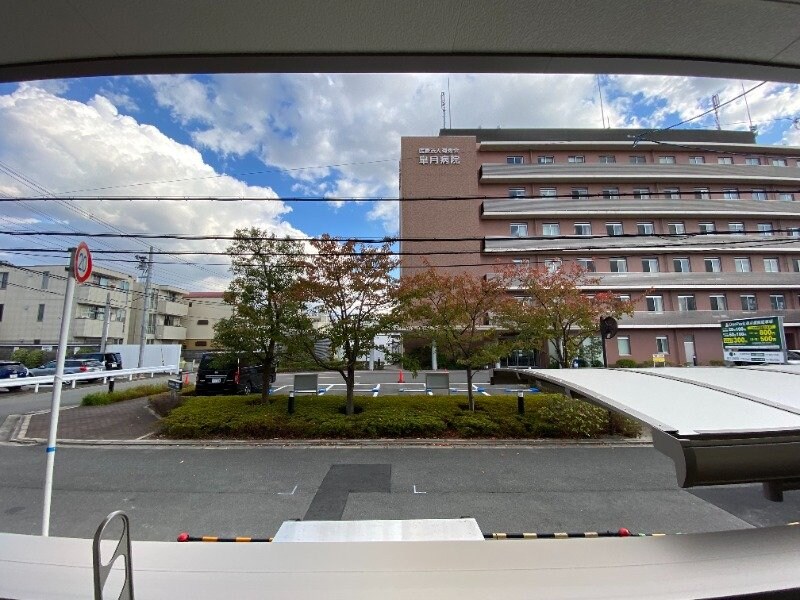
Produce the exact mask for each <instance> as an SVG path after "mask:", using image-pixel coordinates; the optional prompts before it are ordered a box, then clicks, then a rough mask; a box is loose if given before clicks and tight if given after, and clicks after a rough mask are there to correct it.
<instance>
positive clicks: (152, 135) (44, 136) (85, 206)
mask: <svg viewBox="0 0 800 600" xmlns="http://www.w3.org/2000/svg"><path fill="white" fill-rule="evenodd" d="M448 78H449V80H450V90H451V106H452V111H453V112H452V115H451V118H452V124H453V126H454V127H458V128H465V127H485V128H494V127H498V126H499V127H600V126H601V119H600V106H599V98H598V94H597V81H596V78H595V76H593V75H449V76H448V75H438V74H399V75H393V74H383V75H335V74H318V75H310V74H309V75H292V74H277V75H257V74H256V75H205V76H185V75H174V76H152V77H150V76H141V77H114V78H88V79H80V80H69V81H47V82H29V83H22V84H13V85H0V195H4V196H10V197H18V196H34V195H38V194H44V193H50V194H55V195H70V194H75V195H97V194H100V193H102V194H108V195H111V196H113V195H134V194H135V195H145V196H181V197H183V196H204V195H207V196H228V197H241V198H270V199H271V200H269V201H261V202H250V201H246V202H245V201H243V202H233V203H225V204H222V203H208V202H201V201H195V200H192V201H190V202H181V203H168V202H160V203H155V202H143V203H124V204H120V203H116V204H112V203H110V202H96V201H81V202H73V203H70V204H66V203H65V204H59V203H56V202H47V203H41V202H39V203H27V204H22V203H14V204H11V203H3V204H0V206H2V209H1V210H0V230H11V229H26V230H29V231H44V230H58V231H65V232H75V231H78V232H81V231H90V232H96V231H108V230H109V228H111V227H114V228H118V229H121V230H124V231H126V232H152V233H198V234H199V233H203V234H230V233H232V231H233V229H234V228H236V227H244V226H250V225H255V226H258V227H261V228H264V229H268V230H270V231H274V232H276V233H278V234H280V235H287V234H288V235H293V236H305V235H308V236H318V235H320V234H322V233H330V234H332V235H337V236H384V235H390V234H394V233H396V232H397V229H398V223H397V203H393V202H382V203H363V202H362V203H346V204H344V205H342V204H341V203H334V202H327V201H323V202H313V203H298V202H285V201H282V200H281V198H288V197H296V196H300V197H315V198H317V197H319V198H326V197H382V198H391V197H395V196H396V195H397V186H398V173H397V160H398V157H399V151H400V137H401V136H403V135H433V134H436V133H437V132H438V130H439V128H440V127H441V124H442V114H441V109H440V105H439V104H440V93H441V91H442V90H445V89H447V84H448ZM601 80H602V84H603V92H604V101H605V113H606V117H607V121H608V122H609V123H610V125H611V126H612V127H648V128H650V127H652V128H657V127H664V126H669V125H672V124H674V123H676V122H678V121H682V120H684V119H687V118H690V117H693V116H695V115H697V114H699V113H700V112H703V111H705V110H707V109H708V108H709V107H710V106H711V96H712V95H713V94H715V93H716V94H719V95H720V98H721V100H722V101H725V100H726V99H729V98H733V97H734V96H736V95H738V94H740V93H741V85H742V83H744V85H745V87H746V88H750V87H752V86H753V85H755V83H757V82H740V81H728V80H713V79H700V78H683V77H681V78H670V77H661V76H609V75H604V76H602V77H601ZM798 92H800V87H799V86H796V85H786V84H775V83H769V84H766V85H763V86H761V87H759V88H758V89H757V90H755V91H753V92H752V93H751V94H749V95H748V100H749V105H750V106H749V108H750V113H751V115H752V119H753V121H754V122H755V123H756V125H757V126H758V130H759V138H758V140H759V142H761V143H768V144H789V145H797V146H800V128H798V127H797V126H795V125H793V121H792V119H793V118H796V117H798V116H800V93H798ZM720 121H721V122H722V124H723V127H724V128H728V129H745V128H747V127H748V120H747V115H746V107H745V105H744V102H742V101H741V100H739V101H737V102H734V103H732V104H731V105H729V106H726V107H725V108H724V109H723V110H722V113H721V115H720ZM687 126H694V127H713V126H714V122H713V116H711V115H709V116H707V117H705V118H703V119H701V120H698V121H693V122H692V123H691V124H690V125H687ZM334 165H339V166H334ZM9 170H12V171H13V176H12V175H11V174H9V172H8V171H9ZM99 189H102V190H103V191H102V192H101V191H85V192H76V190H99ZM81 211H83V212H81ZM2 239H3V242H2V245H1V246H0V247H2V248H11V247H25V248H31V247H37V248H48V247H64V246H65V245H66V244H68V243H69V242H70V240H74V239H75V238H74V237H63V238H58V239H57V240H54V239H45V238H24V239H19V238H13V239H12V238H10V237H8V236H3V238H2ZM157 245H158V246H159V247H161V248H163V249H165V250H166V249H170V250H175V249H182V250H191V249H198V250H215V251H221V250H224V249H225V245H226V244H225V242H218V243H215V242H212V243H204V244H192V243H188V242H181V243H178V242H166V241H165V242H158V243H157ZM95 246H96V247H97V248H105V249H120V248H136V249H139V248H144V247H146V243H140V244H137V243H135V242H133V241H131V240H126V241H96V242H95ZM98 258H100V257H98ZM0 260H11V261H13V262H18V263H21V264H33V263H36V262H39V263H43V262H54V260H53V259H48V260H44V259H41V258H39V259H37V258H35V257H34V256H30V255H24V256H23V255H19V254H9V253H3V252H2V251H1V250H0ZM163 260H165V261H169V260H173V261H174V259H170V258H164V259H163ZM192 260H193V261H195V262H197V263H206V262H222V261H224V258H223V257H197V258H195V259H192ZM100 264H103V261H102V259H100ZM106 264H107V266H112V267H114V268H117V269H119V270H123V271H127V272H133V268H132V265H130V264H126V263H111V262H108V263H106ZM156 279H157V280H160V281H162V282H171V283H173V284H175V285H179V286H183V287H185V288H187V289H192V290H204V289H223V288H224V287H225V280H226V268H225V267H224V266H220V267H217V266H213V267H204V268H201V267H197V266H187V265H184V264H182V265H177V266H170V265H163V266H160V267H158V268H157V269H156Z"/></svg>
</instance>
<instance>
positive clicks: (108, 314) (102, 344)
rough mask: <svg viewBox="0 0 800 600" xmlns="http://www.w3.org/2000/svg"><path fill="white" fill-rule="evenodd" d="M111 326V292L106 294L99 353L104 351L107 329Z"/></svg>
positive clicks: (106, 342)
mask: <svg viewBox="0 0 800 600" xmlns="http://www.w3.org/2000/svg"><path fill="white" fill-rule="evenodd" d="M110 326H111V292H106V312H105V313H104V316H103V337H102V338H101V339H100V352H105V351H106V344H108V328H109V327H110Z"/></svg>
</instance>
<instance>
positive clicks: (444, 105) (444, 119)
mask: <svg viewBox="0 0 800 600" xmlns="http://www.w3.org/2000/svg"><path fill="white" fill-rule="evenodd" d="M441 104H442V129H447V102H446V101H445V98H444V92H442V95H441Z"/></svg>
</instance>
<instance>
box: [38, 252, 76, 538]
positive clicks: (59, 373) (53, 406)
mask: <svg viewBox="0 0 800 600" xmlns="http://www.w3.org/2000/svg"><path fill="white" fill-rule="evenodd" d="M70 250H71V254H70V259H69V269H68V270H67V271H68V274H67V291H66V293H65V294H64V310H63V312H62V313H61V334H60V335H59V337H58V354H57V355H56V374H55V376H54V378H53V399H52V401H51V403H50V432H49V434H48V436H47V450H46V452H47V467H46V471H45V479H44V505H43V508H42V535H43V536H44V537H47V536H49V535H50V500H51V498H52V495H53V467H54V465H55V458H56V432H57V430H58V413H59V409H60V408H61V384H62V382H63V379H64V359H65V358H66V356H67V339H68V338H69V324H70V323H69V322H70V318H71V317H72V299H73V297H74V296H75V274H74V272H73V271H74V270H73V265H74V263H75V248H71V249H70Z"/></svg>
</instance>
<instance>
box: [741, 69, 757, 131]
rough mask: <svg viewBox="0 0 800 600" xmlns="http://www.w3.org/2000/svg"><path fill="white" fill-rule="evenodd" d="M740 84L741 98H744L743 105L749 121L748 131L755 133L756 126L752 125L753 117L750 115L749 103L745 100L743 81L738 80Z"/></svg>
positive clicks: (745, 93)
mask: <svg viewBox="0 0 800 600" xmlns="http://www.w3.org/2000/svg"><path fill="white" fill-rule="evenodd" d="M739 83H740V84H741V85H742V98H744V106H745V108H747V121H748V122H749V123H750V133H753V134H755V132H756V129H757V128H756V127H755V126H754V125H753V118H752V117H751V116H750V104H749V103H748V102H747V92H746V91H745V90H744V82H742V81H740V82H739Z"/></svg>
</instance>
